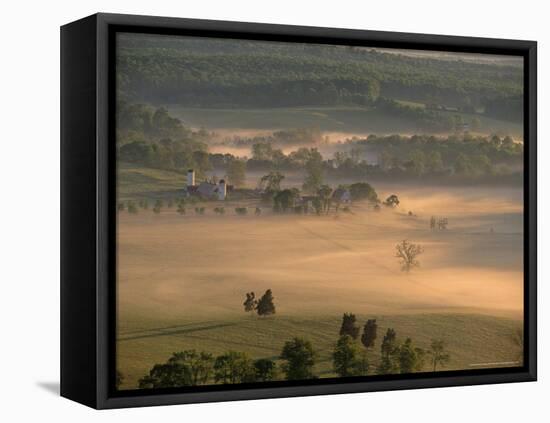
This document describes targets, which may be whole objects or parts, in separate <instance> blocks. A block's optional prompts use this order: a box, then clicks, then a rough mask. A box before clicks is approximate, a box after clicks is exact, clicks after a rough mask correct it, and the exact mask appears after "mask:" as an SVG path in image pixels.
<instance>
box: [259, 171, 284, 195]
mask: <svg viewBox="0 0 550 423" xmlns="http://www.w3.org/2000/svg"><path fill="white" fill-rule="evenodd" d="M283 179H285V177H284V175H282V174H281V173H279V172H269V173H268V174H267V175H264V176H262V178H261V179H260V186H261V187H262V188H264V189H265V190H266V191H271V192H276V191H280V190H281V182H282V180H283Z"/></svg>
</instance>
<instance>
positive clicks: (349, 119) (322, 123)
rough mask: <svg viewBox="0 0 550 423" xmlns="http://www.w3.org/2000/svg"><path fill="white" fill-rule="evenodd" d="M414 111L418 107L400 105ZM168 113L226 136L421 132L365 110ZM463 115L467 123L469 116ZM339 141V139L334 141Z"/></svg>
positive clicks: (502, 127) (484, 127)
mask: <svg viewBox="0 0 550 423" xmlns="http://www.w3.org/2000/svg"><path fill="white" fill-rule="evenodd" d="M401 102H402V103H406V104H408V105H413V106H415V107H423V104H421V103H411V102H407V101H401ZM168 109H169V110H170V112H171V113H172V114H173V115H174V116H175V117H178V118H180V119H181V120H182V121H183V122H184V124H187V125H190V126H193V127H204V128H206V129H209V130H217V131H218V132H221V133H223V134H226V135H228V136H229V135H231V133H235V134H238V133H239V131H245V132H246V131H272V130H280V129H289V128H318V129H320V130H321V131H324V132H327V133H329V135H330V134H331V133H334V134H336V136H337V137H339V138H345V136H346V135H345V134H348V136H352V135H368V134H371V133H374V134H397V133H400V134H416V133H421V132H423V131H422V130H420V129H419V128H418V125H416V124H415V122H414V121H413V120H410V119H402V118H394V117H389V116H387V115H384V114H383V113H381V112H379V111H378V110H376V109H372V108H368V107H359V106H355V107H346V106H341V107H290V108H285V107H281V108H271V109H268V108H266V109H197V108H184V107H181V106H168ZM444 113H450V114H452V115H457V114H459V115H462V116H463V118H464V119H465V120H466V121H469V120H471V119H472V117H473V116H472V115H467V114H463V113H454V112H444ZM476 117H478V118H479V119H480V121H481V128H480V130H479V131H480V133H486V134H492V133H500V134H503V135H512V136H514V137H516V138H518V137H519V138H522V137H523V129H522V125H521V124H516V123H510V122H505V121H500V120H496V119H492V118H488V117H484V116H480V115H476ZM336 139H338V138H336Z"/></svg>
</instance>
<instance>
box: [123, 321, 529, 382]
mask: <svg viewBox="0 0 550 423" xmlns="http://www.w3.org/2000/svg"><path fill="white" fill-rule="evenodd" d="M373 317H375V318H377V323H378V325H379V327H378V339H377V340H376V346H375V348H374V349H373V350H372V351H369V353H368V354H369V358H370V360H369V361H370V363H371V366H372V370H373V372H374V368H375V367H376V365H377V363H378V362H379V359H380V349H379V348H380V342H381V341H382V337H383V334H384V333H385V331H386V329H387V328H389V327H392V328H394V329H395V330H396V331H397V335H398V338H399V340H400V341H403V340H404V339H406V338H407V337H411V338H412V339H413V340H414V342H415V344H416V345H417V346H419V347H421V348H429V345H430V342H431V339H432V338H440V339H444V340H445V342H446V343H447V348H448V350H449V352H450V353H451V356H452V360H451V362H450V363H449V364H448V365H447V366H445V367H444V369H445V370H455V369H476V368H483V367H491V366H494V364H489V363H503V364H501V367H506V366H510V365H513V364H512V362H514V361H515V360H516V359H517V358H516V357H517V354H518V349H517V346H516V345H515V344H514V343H513V340H512V337H513V335H514V333H515V331H516V330H517V329H518V328H520V327H521V323H520V321H518V320H515V319H508V318H501V317H493V316H485V315H476V314H405V315H362V314H361V315H358V316H357V318H358V320H359V322H360V323H361V324H363V323H364V322H365V321H366V320H367V319H368V318H373ZM340 324H341V316H339V315H330V314H327V315H320V316H307V317H304V318H300V317H298V316H277V315H276V316H272V317H267V318H261V317H258V316H255V315H252V314H251V315H244V313H243V316H242V317H239V318H229V319H223V320H222V319H217V320H213V319H210V320H209V319H205V320H203V321H192V320H170V319H168V320H155V321H151V320H147V321H142V322H140V321H139V320H136V321H134V322H133V323H132V324H131V325H129V326H126V327H125V329H124V330H121V331H120V332H119V338H118V339H119V342H118V348H119V350H118V360H119V361H118V367H119V369H121V371H122V372H123V373H124V375H125V380H124V385H123V387H124V388H135V387H136V386H137V381H138V379H139V378H140V377H142V376H143V375H145V374H146V373H147V372H148V370H149V369H150V367H152V365H153V364H154V363H161V362H164V361H166V360H167V359H168V357H169V356H170V355H171V354H172V353H173V352H175V351H182V350H185V349H193V348H194V349H197V350H203V351H208V352H211V353H213V354H215V355H217V354H221V353H223V352H226V351H228V350H234V351H246V352H247V353H249V354H250V356H251V357H253V358H255V359H256V358H270V359H274V360H277V358H278V356H279V354H280V352H281V349H282V347H283V345H284V343H285V341H287V340H289V339H290V338H291V337H293V336H302V337H305V338H308V339H309V340H311V342H312V344H313V346H314V348H315V349H316V351H318V353H319V362H318V364H317V365H316V367H315V371H316V374H318V375H319V376H320V377H334V376H335V374H334V372H333V370H332V360H331V352H332V350H333V348H334V344H335V342H336V340H337V338H338V331H339V329H340ZM357 342H359V340H358V341H357ZM425 370H426V371H428V370H429V365H428V364H427V365H426V367H425Z"/></svg>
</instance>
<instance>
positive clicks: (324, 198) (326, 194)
mask: <svg viewBox="0 0 550 423" xmlns="http://www.w3.org/2000/svg"><path fill="white" fill-rule="evenodd" d="M331 194H332V188H331V187H329V186H328V185H321V186H320V187H319V189H318V190H317V195H319V199H320V200H321V203H322V204H323V211H325V212H326V213H328V212H329V209H330V196H331Z"/></svg>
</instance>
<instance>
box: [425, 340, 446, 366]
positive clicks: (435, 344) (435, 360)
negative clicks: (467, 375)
mask: <svg viewBox="0 0 550 423" xmlns="http://www.w3.org/2000/svg"><path fill="white" fill-rule="evenodd" d="M428 354H429V355H430V356H431V362H432V364H433V369H434V370H433V371H434V372H435V371H436V370H437V366H438V365H441V366H444V365H445V364H447V363H448V362H449V361H450V359H451V356H450V354H449V353H448V352H447V350H446V348H445V343H444V342H443V340H442V339H432V343H431V345H430V349H429V350H428Z"/></svg>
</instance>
